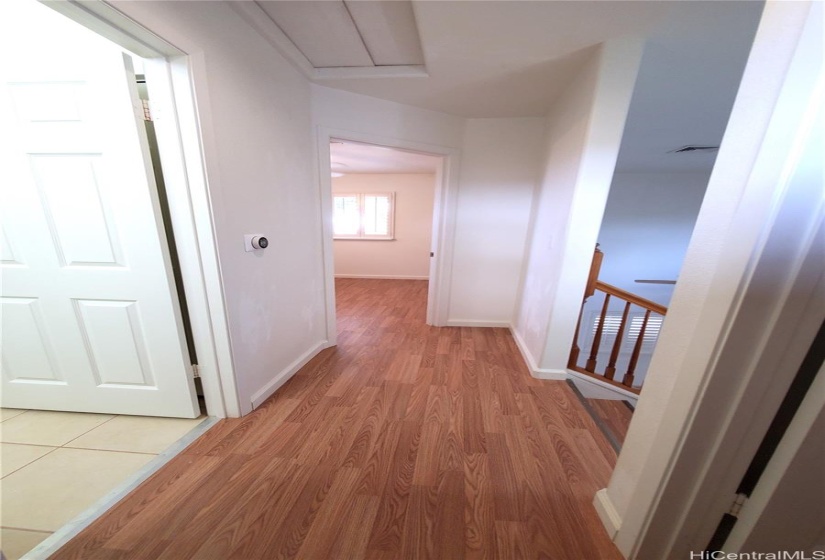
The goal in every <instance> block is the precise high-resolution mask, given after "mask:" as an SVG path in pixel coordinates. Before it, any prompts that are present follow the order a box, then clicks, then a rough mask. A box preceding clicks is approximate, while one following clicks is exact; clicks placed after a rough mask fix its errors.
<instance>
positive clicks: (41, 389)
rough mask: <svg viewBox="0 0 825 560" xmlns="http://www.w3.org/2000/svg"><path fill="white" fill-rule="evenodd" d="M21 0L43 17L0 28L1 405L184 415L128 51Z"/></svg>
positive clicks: (185, 369)
mask: <svg viewBox="0 0 825 560" xmlns="http://www.w3.org/2000/svg"><path fill="white" fill-rule="evenodd" d="M25 4H26V5H28V3H25ZM21 9H22V11H23V12H26V10H35V12H37V11H40V10H45V12H43V13H42V14H41V13H37V14H36V16H34V17H36V22H37V28H36V29H34V30H33V29H32V28H31V27H29V28H27V26H26V24H25V22H26V20H27V17H26V14H25V13H23V14H22V17H21V20H18V21H17V22H16V23H15V25H11V24H10V23H9V20H8V19H6V20H5V22H4V23H0V35H2V36H3V37H4V39H3V40H10V41H13V44H14V52H15V55H14V57H3V61H2V64H3V65H4V67H2V68H0V76H2V80H0V156H2V160H3V165H2V173H3V177H2V179H3V180H2V183H0V197H2V198H0V221H2V231H3V236H2V237H3V239H2V244H0V250H2V256H1V258H0V260H2V263H0V270H2V300H0V301H1V302H2V307H1V308H2V321H0V325H2V354H3V359H2V384H3V394H2V405H3V406H6V407H14V408H36V409H53V410H72V411H84V412H107V413H117V414H140V415H152V416H179V417H189V418H192V417H195V416H197V415H198V414H199V410H198V406H197V399H196V397H195V393H194V382H193V379H192V376H191V373H190V365H189V363H188V359H187V352H186V349H185V345H184V342H183V341H184V337H183V330H182V326H181V324H182V323H181V318H180V309H179V304H178V301H177V298H176V296H175V295H174V293H175V292H174V284H173V280H172V278H173V277H172V269H171V264H170V260H169V254H168V253H169V250H168V247H167V246H166V245H165V239H166V236H165V232H164V231H163V226H162V225H161V222H160V207H159V201H158V196H157V191H156V188H155V184H154V177H153V174H152V169H151V164H150V160H149V157H148V144H147V142H146V136H145V130H144V127H143V122H142V120H138V119H140V118H142V114H143V111H142V106H141V103H140V101H139V99H138V97H137V90H136V84H135V79H134V73H133V71H132V69H131V59H129V58H128V57H125V56H124V55H123V53H122V52H121V51H120V49H119V48H118V47H116V46H115V45H113V44H111V43H108V42H107V41H106V40H104V39H102V38H100V37H98V36H96V35H95V34H93V33H92V32H90V31H88V30H86V29H84V28H81V27H79V26H78V25H77V24H75V23H73V22H70V21H69V20H66V19H65V18H63V16H60V15H59V14H57V13H53V12H51V10H49V9H47V8H44V7H42V6H36V5H35V6H30V7H26V6H24V4H23V3H21ZM35 12H32V13H35ZM46 38H48V39H46ZM0 41H2V40H0ZM44 45H60V47H59V48H58V49H52V48H46V47H44ZM0 47H3V45H0ZM6 52H8V51H6Z"/></svg>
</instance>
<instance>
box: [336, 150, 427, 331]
mask: <svg viewBox="0 0 825 560" xmlns="http://www.w3.org/2000/svg"><path fill="white" fill-rule="evenodd" d="M441 166H442V158H441V157H439V156H434V155H429V154H423V153H418V152H411V151H406V150H400V149H396V148H391V147H385V146H377V145H372V144H364V143H358V142H351V141H344V140H337V139H333V140H331V142H330V170H331V185H332V189H331V190H332V197H331V198H332V237H333V263H334V264H333V266H334V276H335V292H336V299H337V300H339V301H338V304H339V305H348V304H350V303H352V302H350V301H349V300H351V299H353V298H356V299H357V297H358V294H359V293H360V294H366V293H372V294H375V293H376V291H378V292H382V293H383V292H386V294H387V298H388V299H391V297H392V294H394V293H396V292H397V291H399V290H402V291H404V293H407V294H408V296H409V297H413V296H412V295H411V294H415V296H414V297H415V299H417V300H418V299H420V300H421V305H417V306H414V313H415V314H416V315H417V317H416V318H415V319H416V320H419V319H420V322H421V324H424V323H425V322H426V321H427V299H428V292H429V283H430V277H431V273H432V272H433V271H432V270H431V267H432V261H433V258H432V257H433V255H434V249H433V232H434V224H433V216H434V213H435V203H436V191H437V190H438V177H439V172H440V169H441ZM348 302H349V303H348ZM386 311H387V315H388V317H390V316H391V315H392V313H391V310H389V309H388V310H386ZM418 315H420V317H418ZM388 320H389V319H388ZM340 327H341V331H339V334H345V331H347V328H346V326H345V325H341V326H340ZM342 331H344V332H342Z"/></svg>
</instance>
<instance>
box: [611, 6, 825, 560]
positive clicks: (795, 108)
mask: <svg viewBox="0 0 825 560" xmlns="http://www.w3.org/2000/svg"><path fill="white" fill-rule="evenodd" d="M817 4H818V3H814V5H817ZM809 6H810V3H807V2H791V3H788V2H778V1H777V2H774V1H771V2H768V3H766V5H765V11H764V13H763V16H762V21H761V23H760V27H759V30H758V32H757V35H756V39H755V41H754V45H753V49H752V51H751V54H750V58H749V60H748V64H747V67H746V69H745V73H744V75H743V78H742V84H741V86H740V89H739V93H738V95H737V99H736V102H735V104H734V107H733V111H732V113H731V117H730V121H729V125H728V129H727V131H726V132H725V137H724V139H723V141H722V144H721V148H720V150H719V156H718V158H717V160H716V166H715V168H714V171H713V174H712V176H711V178H710V182H709V184H708V189H707V193H706V195H705V199H704V202H703V204H702V209H701V211H700V213H699V217H698V220H697V223H696V227H695V230H694V233H693V237H692V239H691V242H690V246H689V248H688V251H687V255H686V257H685V262H684V265H683V267H682V271H681V277H680V282H679V284H678V285H677V286H676V290H675V292H674V295H673V299H672V301H671V305H670V309H669V319H668V321H666V322H665V326H664V329H663V331H662V336H661V337H660V339H659V342H658V345H657V348H656V351H655V353H654V355H653V360H652V362H651V366H650V373H649V374H648V378H647V381H646V383H645V387H644V390H643V392H642V395H641V398H640V399H639V403H638V407H637V408H636V412H635V414H634V416H633V420H632V422H631V425H630V429H629V431H628V434H627V438H626V439H625V442H624V445H623V447H622V453H621V454H620V455H619V459H618V462H617V464H616V467H615V469H614V471H613V474H612V476H611V479H610V484H609V486H608V488H607V489H606V491H603V492H601V493H600V494H599V503H600V504H601V505H600V508H601V512H602V520H603V521H604V522H605V524H606V525H607V526H609V527H612V529H611V532H613V533H616V538H615V541H616V543H617V545H618V547H619V549H620V550H621V551H622V552H623V554H624V555H625V556H626V557H627V558H653V557H656V558H669V557H674V558H675V557H684V556H685V555H686V554H687V552H686V550H687V549H688V547H694V548H693V549H694V550H699V548H697V547H700V546H704V544H705V543H707V539H708V537H709V534H710V533H712V532H713V529H714V528H715V525H716V523H718V520H719V518H720V517H721V514H722V513H723V512H724V511H725V509H726V508H727V507H729V505H730V497H731V496H733V495H734V493H735V488H736V486H737V484H738V482H739V481H740V480H741V477H742V474H743V472H744V470H745V469H746V468H747V465H748V463H749V461H750V459H751V458H752V453H753V451H754V450H755V449H756V447H757V446H758V445H759V442H760V440H761V438H762V435H763V434H764V430H765V429H766V428H767V425H768V423H769V422H770V419H771V416H772V415H773V411H774V410H775V409H776V407H777V406H778V404H779V401H781V399H782V395H783V394H784V391H785V390H786V389H787V383H788V382H789V379H790V378H792V377H793V375H794V373H795V370H796V368H798V365H799V362H800V361H801V356H803V355H804V353H805V352H806V350H807V348H808V345H809V344H810V340H811V338H812V333H814V334H815V332H816V330H817V329H818V328H819V326H820V325H821V322H822V319H823V317H822V309H825V307H823V302H822V299H823V298H822V294H823V292H822V282H821V274H822V267H821V262H822V260H821V259H822V254H821V252H822V247H823V245H822V243H821V242H819V241H818V240H816V239H812V238H811V230H812V229H814V228H815V227H816V224H817V222H818V223H819V224H820V227H821V223H822V204H823V201H822V189H821V186H822V175H821V157H819V158H818V160H817V161H818V164H819V166H820V167H819V172H818V176H817V175H816V172H817V168H816V167H815V166H813V165H810V166H807V165H800V166H798V167H797V170H806V171H807V172H808V173H809V175H808V176H807V177H806V178H805V180H803V181H799V182H797V183H796V184H794V183H790V184H789V183H787V182H786V180H787V178H788V175H787V173H788V171H789V170H792V169H793V167H792V166H789V164H793V163H798V162H794V161H793V160H794V157H795V156H797V155H798V152H797V153H794V152H795V147H794V142H795V141H797V139H799V138H802V137H803V135H801V134H800V132H801V129H802V128H804V127H803V123H810V122H812V121H811V115H806V114H805V109H806V106H807V105H808V102H809V100H810V99H812V93H813V91H814V86H815V82H816V80H817V76H820V75H821V74H819V72H820V71H821V58H822V50H821V21H822V19H821V17H822V16H821V11H820V12H819V13H818V14H817V15H815V16H811V18H810V20H808V21H809V24H813V23H814V22H818V23H819V26H820V27H819V30H818V32H817V33H812V34H810V36H809V37H808V41H807V43H806V42H805V41H803V42H802V43H801V45H804V48H802V49H801V50H800V51H798V52H797V55H796V59H795V60H794V52H795V51H796V47H797V41H798V40H799V37H800V34H801V30H802V29H803V27H804V25H805V22H806V20H807V18H808V15H807V12H808V9H809ZM820 7H821V5H820ZM791 61H793V64H791ZM789 67H790V68H789ZM820 85H821V83H820ZM820 94H821V90H820ZM806 167H807V169H806ZM812 224H813V225H812ZM820 235H821V230H820ZM820 239H821V237H820ZM816 252H819V254H816ZM806 257H807V259H806ZM817 277H818V278H817ZM817 281H819V285H817ZM709 434H711V435H712V436H713V437H708V435H709ZM814 468H816V467H814Z"/></svg>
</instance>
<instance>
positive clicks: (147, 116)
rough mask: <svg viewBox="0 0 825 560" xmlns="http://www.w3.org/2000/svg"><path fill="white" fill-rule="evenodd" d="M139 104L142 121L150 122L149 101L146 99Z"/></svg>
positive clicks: (150, 108)
mask: <svg viewBox="0 0 825 560" xmlns="http://www.w3.org/2000/svg"><path fill="white" fill-rule="evenodd" d="M140 102H141V110H142V111H143V114H142V115H141V117H143V120H145V121H151V120H152V107H151V105H150V104H149V100H148V99H141V100H140Z"/></svg>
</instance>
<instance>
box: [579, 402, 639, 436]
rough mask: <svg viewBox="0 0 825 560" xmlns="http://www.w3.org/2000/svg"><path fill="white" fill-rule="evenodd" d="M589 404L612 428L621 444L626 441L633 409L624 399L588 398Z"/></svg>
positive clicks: (609, 427)
mask: <svg viewBox="0 0 825 560" xmlns="http://www.w3.org/2000/svg"><path fill="white" fill-rule="evenodd" d="M587 401H588V404H589V405H590V407H591V408H592V409H593V411H594V412H595V413H596V414H597V415H598V416H599V418H600V419H601V421H602V422H603V423H604V425H605V427H606V428H607V429H608V430H610V432H611V433H612V434H613V437H615V438H616V441H618V442H619V445H621V444H622V443H624V438H625V436H627V429H628V427H629V426H630V420H631V419H632V418H633V410H632V409H631V408H630V407H629V406H627V404H626V403H625V402H624V401H617V400H607V399H587Z"/></svg>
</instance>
